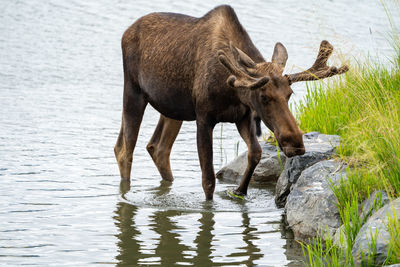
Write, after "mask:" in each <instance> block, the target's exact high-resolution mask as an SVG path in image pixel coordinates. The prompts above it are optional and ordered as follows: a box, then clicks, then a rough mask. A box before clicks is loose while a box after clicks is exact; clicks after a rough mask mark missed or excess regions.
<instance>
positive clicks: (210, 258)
mask: <svg viewBox="0 0 400 267" xmlns="http://www.w3.org/2000/svg"><path fill="white" fill-rule="evenodd" d="M170 189H171V183H169V182H165V181H161V182H160V186H159V187H157V190H155V191H153V193H154V194H155V195H159V196H160V195H165V194H168V193H169V191H170ZM129 191H130V182H129V181H121V183H120V195H121V201H119V202H117V207H116V210H115V216H114V223H115V225H116V226H117V228H118V232H119V234H117V235H116V236H117V238H118V243H117V245H118V247H119V250H118V251H119V254H118V255H117V256H116V260H117V261H118V264H117V265H118V266H140V265H148V264H160V265H161V266H177V265H192V266H223V265H241V266H244V265H245V266H256V265H260V264H261V265H263V266H266V265H265V264H269V262H268V260H266V259H265V258H264V259H263V257H267V258H268V257H269V255H265V251H263V249H261V247H260V246H262V240H260V237H259V233H258V232H259V229H257V227H255V226H254V225H255V224H254V223H253V224H252V222H251V219H252V218H251V216H250V215H249V213H248V212H243V211H241V212H240V215H239V216H240V217H241V219H240V217H239V218H232V219H230V218H228V220H237V219H239V220H238V221H237V227H236V228H237V229H238V230H239V231H236V234H237V235H238V236H240V238H241V241H242V242H238V243H237V244H232V243H231V244H226V246H227V249H225V252H226V255H225V256H226V258H225V259H224V260H222V261H221V260H218V259H217V258H218V257H216V253H215V252H216V250H217V249H218V250H220V249H221V247H218V246H217V245H216V244H215V243H216V242H218V241H221V240H219V239H220V238H218V237H217V236H216V232H217V231H218V229H217V227H221V225H218V223H216V216H218V214H222V215H223V216H225V213H226V212H225V213H224V212H217V211H215V210H212V206H213V203H212V202H207V201H204V202H202V203H200V204H199V205H200V206H201V211H199V212H197V211H196V212H193V211H190V210H189V211H182V210H174V209H173V207H171V208H172V209H161V210H160V209H157V208H143V207H138V206H136V205H133V204H132V203H128V201H127V200H126V198H125V195H126V194H127V193H129ZM143 209H144V210H147V211H145V212H143V211H142V210H143ZM226 214H227V215H226V216H229V213H226ZM143 215H145V216H143ZM141 216H142V217H141ZM182 216H190V219H191V221H190V222H189V224H185V225H182V224H179V223H178V222H179V220H180V219H181V218H182ZM193 216H194V217H195V218H193ZM196 216H197V217H196ZM143 217H147V219H144V218H143ZM185 222H186V223H187V221H185ZM278 224H279V222H278ZM217 225H218V226H217ZM142 226H143V227H142ZM222 228H223V226H222ZM279 228H280V229H279V230H277V232H281V233H282V235H283V236H285V235H286V231H284V230H283V229H285V227H284V226H283V225H282V222H280V227H279ZM222 231H224V230H222ZM146 232H147V233H146ZM149 232H152V234H149ZM185 233H191V234H192V236H193V238H192V240H191V242H183V241H184V240H183V239H184V238H182V235H184V234H185ZM146 235H148V236H146ZM225 235H231V233H229V232H228V231H227V233H225ZM227 240H230V239H229V237H228V239H227ZM233 240H234V239H233ZM232 242H234V241H232ZM228 243H229V242H228ZM260 244H261V245H260ZM232 246H233V247H236V250H237V251H238V252H232V249H231V248H230V247H232ZM283 246H284V247H285V248H286V250H287V251H286V254H287V258H288V260H289V261H291V260H294V262H292V264H290V262H288V263H289V266H300V264H296V263H299V259H300V258H301V255H300V254H299V247H298V245H297V244H295V242H294V241H293V240H287V242H286V244H285V245H283ZM227 259H228V260H229V261H228V260H227ZM293 263H295V264H293ZM271 266H274V265H271Z"/></svg>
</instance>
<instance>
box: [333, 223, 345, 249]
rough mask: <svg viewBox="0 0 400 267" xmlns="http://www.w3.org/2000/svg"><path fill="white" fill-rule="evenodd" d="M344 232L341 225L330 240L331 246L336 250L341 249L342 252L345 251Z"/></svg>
mask: <svg viewBox="0 0 400 267" xmlns="http://www.w3.org/2000/svg"><path fill="white" fill-rule="evenodd" d="M345 231H346V230H345V228H344V224H342V225H341V226H340V227H339V228H337V229H336V232H335V235H334V236H333V238H332V241H333V244H334V245H335V246H336V247H338V248H342V249H343V251H346V250H347V237H346V232H345Z"/></svg>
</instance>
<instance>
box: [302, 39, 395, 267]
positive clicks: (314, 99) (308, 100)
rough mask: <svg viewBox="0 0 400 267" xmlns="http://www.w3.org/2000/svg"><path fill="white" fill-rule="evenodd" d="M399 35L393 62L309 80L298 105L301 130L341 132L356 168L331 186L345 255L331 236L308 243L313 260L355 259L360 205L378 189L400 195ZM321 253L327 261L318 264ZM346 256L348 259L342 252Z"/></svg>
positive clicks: (343, 154)
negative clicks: (313, 81)
mask: <svg viewBox="0 0 400 267" xmlns="http://www.w3.org/2000/svg"><path fill="white" fill-rule="evenodd" d="M394 40H395V43H396V55H395V56H394V58H393V60H392V62H391V64H388V65H382V64H379V63H371V62H369V63H364V64H361V63H359V64H358V65H356V66H353V68H352V69H351V70H350V71H349V72H348V73H346V74H345V75H342V76H341V77H338V78H337V79H335V80H331V81H329V82H328V83H324V82H322V81H321V82H319V83H316V84H307V95H306V97H305V99H304V100H303V101H302V102H301V103H299V104H298V105H297V106H296V111H297V112H296V114H297V119H298V121H299V125H300V128H301V129H302V130H304V131H319V132H322V133H326V134H337V135H340V136H341V137H342V139H341V146H340V147H339V148H338V157H339V158H340V159H341V160H344V161H346V162H347V163H348V164H349V166H351V168H352V169H353V171H351V172H349V173H348V179H347V180H345V181H342V182H341V184H340V185H339V186H333V188H332V189H333V192H334V193H335V195H336V197H337V199H338V208H339V212H340V214H341V218H342V221H343V224H344V225H345V235H346V247H347V249H346V250H345V253H344V255H341V254H340V253H338V250H337V249H335V248H334V246H333V245H332V244H331V243H332V242H327V243H326V246H325V247H324V246H311V245H307V247H306V250H307V253H306V256H307V258H308V260H309V259H310V255H316V257H314V258H312V259H313V265H314V266H326V265H328V266H329V265H331V266H340V264H346V265H347V266H348V265H349V264H350V265H353V264H354V263H353V262H352V260H351V259H350V258H351V247H352V246H353V243H354V240H355V236H356V235H357V233H358V231H359V229H360V228H361V226H362V224H363V223H364V222H363V221H360V217H359V214H358V207H359V205H360V204H361V203H362V201H363V200H364V199H366V198H367V197H368V196H369V194H370V192H373V191H375V190H385V191H387V192H388V193H389V195H390V196H391V197H399V196H400V41H399V39H398V38H397V39H396V38H394ZM396 222H397V224H396ZM398 226H399V223H398V221H396V220H395V221H394V222H393V223H392V224H391V228H390V229H392V233H391V234H393V235H392V236H394V237H393V238H392V240H397V241H399V237H398V236H396V235H395V231H396V230H399V227H398ZM399 232H400V231H398V232H397V233H399ZM317 241H318V240H317ZM397 241H396V242H397ZM393 242H394V241H393ZM317 243H318V242H317ZM322 248H324V249H322ZM391 251H392V252H391V253H390V255H389V257H390V262H391V263H393V262H400V253H397V252H398V251H399V247H398V246H395V245H394V244H391ZM395 251H396V252H395ZM321 255H324V256H323V257H324V258H325V260H324V264H319V263H320V262H321V259H320V258H319V257H322V256H321ZM342 256H344V259H345V260H344V261H343V259H339V258H338V257H342ZM328 258H329V260H328ZM338 262H339V263H338ZM328 263H330V264H328ZM335 263H338V264H335Z"/></svg>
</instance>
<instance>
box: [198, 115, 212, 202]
mask: <svg viewBox="0 0 400 267" xmlns="http://www.w3.org/2000/svg"><path fill="white" fill-rule="evenodd" d="M213 129H214V125H211V124H210V123H208V122H207V121H203V120H199V119H198V120H197V152H198V153H199V161H200V167H201V174H202V177H201V178H202V185H203V190H204V194H205V195H206V200H212V199H213V194H214V189H215V173H214V165H213V147H212V132H213Z"/></svg>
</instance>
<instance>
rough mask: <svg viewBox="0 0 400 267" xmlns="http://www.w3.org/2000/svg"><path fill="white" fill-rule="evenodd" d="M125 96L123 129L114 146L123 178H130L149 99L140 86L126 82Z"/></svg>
mask: <svg viewBox="0 0 400 267" xmlns="http://www.w3.org/2000/svg"><path fill="white" fill-rule="evenodd" d="M123 98H124V99H123V102H124V104H123V111H122V123H121V130H120V132H119V136H118V139H117V143H116V144H115V147H114V154H115V157H116V159H117V162H118V167H119V171H120V174H121V178H122V179H127V180H130V177H131V167H132V155H133V150H134V149H135V146H136V141H137V137H138V133H139V128H140V124H141V122H142V118H143V113H144V110H145V108H146V105H147V101H146V100H145V99H144V97H143V95H142V94H141V93H140V89H139V88H133V87H129V84H125V89H124V97H123Z"/></svg>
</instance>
